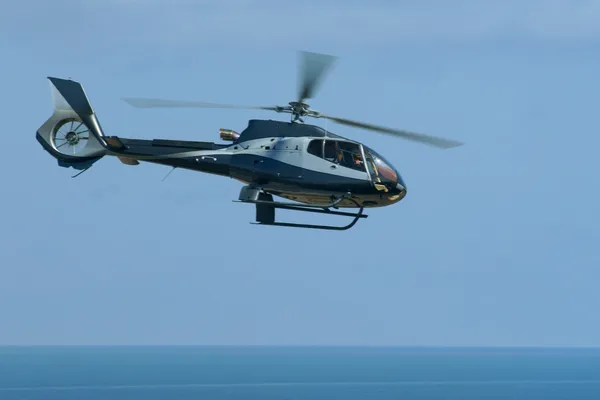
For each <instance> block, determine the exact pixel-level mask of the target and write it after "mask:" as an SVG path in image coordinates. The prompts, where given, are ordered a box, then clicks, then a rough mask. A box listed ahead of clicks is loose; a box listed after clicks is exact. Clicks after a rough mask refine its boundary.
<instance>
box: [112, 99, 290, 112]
mask: <svg viewBox="0 0 600 400" xmlns="http://www.w3.org/2000/svg"><path fill="white" fill-rule="evenodd" d="M123 100H124V101H125V102H126V103H129V104H130V105H132V106H134V107H137V108H238V109H246V110H269V111H279V110H280V108H279V107H261V106H241V105H235V104H219V103H207V102H204V101H188V100H166V99H154V98H144V97H124V98H123Z"/></svg>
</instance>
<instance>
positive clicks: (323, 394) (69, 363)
mask: <svg viewBox="0 0 600 400" xmlns="http://www.w3.org/2000/svg"><path fill="white" fill-rule="evenodd" d="M16 399H19V400H59V399H60V400H75V399H77V400H81V399H86V400H105V399H106V400H108V399H110V400H153V399H170V400H188V399H189V400H191V399H215V400H224V399H260V400H270V399H289V400H294V399H315V400H321V399H343V400H355V399H369V400H379V399H381V400H383V399H394V400H397V399H404V400H442V399H444V400H446V399H459V400H475V399H477V400H494V399H506V400H508V399H510V400H559V399H560V400H586V399H590V400H592V399H593V400H600V349H576V350H575V349H485V348H479V349H456V348H455V349H444V348H437V349H436V348H418V349H412V348H352V347H338V348H328V347H305V348H302V347H295V348H292V347H4V348H1V347H0V400H16Z"/></svg>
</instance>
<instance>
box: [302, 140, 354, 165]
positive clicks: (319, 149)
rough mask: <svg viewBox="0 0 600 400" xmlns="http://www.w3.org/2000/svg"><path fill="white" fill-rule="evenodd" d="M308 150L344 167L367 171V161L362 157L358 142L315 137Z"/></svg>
mask: <svg viewBox="0 0 600 400" xmlns="http://www.w3.org/2000/svg"><path fill="white" fill-rule="evenodd" d="M306 151H307V152H308V153H309V154H312V155H315V156H317V157H321V158H324V159H325V160H327V161H329V162H332V163H335V164H339V165H340V166H342V167H346V168H352V169H355V170H357V171H363V172H364V171H365V162H364V160H363V159H362V152H361V149H360V145H358V144H357V143H352V142H347V141H344V140H334V139H326V140H323V139H314V140H312V141H311V142H310V143H309V145H308V148H307V149H306Z"/></svg>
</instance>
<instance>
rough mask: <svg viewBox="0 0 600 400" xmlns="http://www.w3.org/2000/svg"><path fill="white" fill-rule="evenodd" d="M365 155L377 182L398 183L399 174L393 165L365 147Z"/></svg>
mask: <svg viewBox="0 0 600 400" xmlns="http://www.w3.org/2000/svg"><path fill="white" fill-rule="evenodd" d="M365 154H366V156H367V165H368V167H369V172H370V173H371V177H372V178H373V179H374V180H375V181H378V182H391V183H398V174H397V173H396V171H395V170H394V168H393V167H392V164H390V163H389V162H388V161H387V160H386V159H385V158H383V157H382V156H380V155H379V154H377V153H376V152H375V151H374V150H372V149H369V148H367V147H365Z"/></svg>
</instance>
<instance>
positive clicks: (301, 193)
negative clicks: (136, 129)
mask: <svg viewBox="0 0 600 400" xmlns="http://www.w3.org/2000/svg"><path fill="white" fill-rule="evenodd" d="M243 139H244V133H242V135H241V137H240V138H239V140H238V141H236V142H234V143H232V144H230V145H221V144H213V143H206V142H176V141H168V140H165V141H156V140H155V141H138V140H132V139H120V140H121V141H122V142H123V143H124V144H125V147H126V148H127V150H121V151H119V154H114V155H117V156H119V155H120V156H121V157H123V155H124V154H123V152H127V153H129V155H128V157H131V158H134V159H137V160H140V161H148V162H153V163H158V164H164V165H171V166H175V167H179V168H186V169H191V170H195V171H201V172H205V173H211V174H216V175H221V176H228V177H231V178H234V179H237V180H239V181H241V182H244V183H246V184H249V185H252V186H255V187H259V188H261V189H262V190H263V191H265V192H268V193H271V194H273V195H276V196H280V197H283V198H286V199H289V200H294V201H298V202H302V203H307V204H327V203H329V202H330V201H331V198H332V197H340V196H342V195H344V194H346V193H348V192H350V193H352V197H353V199H354V201H356V202H357V203H359V204H360V205H361V206H363V207H381V206H387V205H390V204H394V203H396V202H398V201H400V200H401V199H402V198H403V197H404V196H405V195H406V185H405V184H404V182H403V180H402V178H401V176H400V174H399V173H398V171H397V170H396V169H395V168H394V167H393V166H392V165H391V164H390V163H389V162H387V161H386V160H385V159H384V158H383V157H382V156H381V155H379V154H378V153H376V152H375V151H374V150H372V149H370V148H368V147H367V146H365V145H363V144H361V143H358V142H355V141H351V140H348V139H345V138H342V137H340V136H337V135H331V136H316V135H315V136H296V137H294V136H291V137H288V136H271V137H269V136H267V137H257V138H251V139H250V140H243ZM178 143H179V144H178ZM190 143H191V144H190ZM193 143H196V144H193ZM178 146H181V147H178ZM186 146H187V147H186ZM339 207H357V205H356V204H355V203H354V202H352V201H345V202H342V203H340V204H339Z"/></svg>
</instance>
